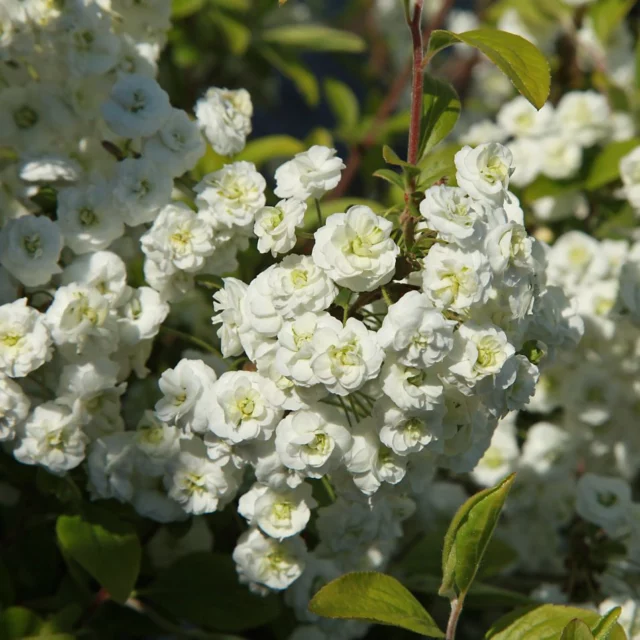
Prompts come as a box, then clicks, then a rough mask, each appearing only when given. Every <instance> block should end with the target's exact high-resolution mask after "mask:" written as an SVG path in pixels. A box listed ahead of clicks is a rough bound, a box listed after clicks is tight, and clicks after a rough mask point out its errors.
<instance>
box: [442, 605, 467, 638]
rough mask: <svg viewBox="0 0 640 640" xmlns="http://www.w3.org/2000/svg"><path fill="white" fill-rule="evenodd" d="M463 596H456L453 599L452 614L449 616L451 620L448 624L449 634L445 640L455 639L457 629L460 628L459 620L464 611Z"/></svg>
mask: <svg viewBox="0 0 640 640" xmlns="http://www.w3.org/2000/svg"><path fill="white" fill-rule="evenodd" d="M462 602H463V600H462V598H460V599H457V598H454V599H453V600H452V601H451V615H450V616H449V622H448V624H447V635H446V638H445V640H455V637H456V629H457V628H458V620H459V619H460V614H461V613H462Z"/></svg>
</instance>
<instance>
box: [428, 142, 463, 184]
mask: <svg viewBox="0 0 640 640" xmlns="http://www.w3.org/2000/svg"><path fill="white" fill-rule="evenodd" d="M460 149H461V147H460V145H459V144H447V145H444V146H440V147H438V148H437V149H434V150H433V151H432V152H431V153H429V154H427V155H426V156H424V157H423V158H422V159H421V160H420V162H419V163H418V165H419V167H420V169H421V172H420V176H419V177H418V188H419V189H428V188H429V187H430V186H432V185H433V184H434V183H436V182H438V180H441V179H442V178H451V177H454V176H455V175H456V165H455V163H454V161H453V159H454V157H455V155H456V153H458V151H460ZM449 184H451V183H449Z"/></svg>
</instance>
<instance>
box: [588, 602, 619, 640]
mask: <svg viewBox="0 0 640 640" xmlns="http://www.w3.org/2000/svg"><path fill="white" fill-rule="evenodd" d="M621 613H622V608H621V607H615V608H614V609H611V611H609V612H608V613H607V614H605V615H604V616H602V618H600V620H598V623H597V624H596V625H595V626H594V627H593V628H592V631H593V635H594V636H595V639H596V640H610V638H611V634H612V633H613V630H614V628H615V627H616V623H617V621H618V618H619V617H620V614H621Z"/></svg>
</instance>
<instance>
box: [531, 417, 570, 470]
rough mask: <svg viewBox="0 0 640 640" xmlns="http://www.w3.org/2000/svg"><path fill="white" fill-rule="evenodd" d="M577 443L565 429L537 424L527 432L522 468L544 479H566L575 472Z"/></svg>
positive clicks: (550, 424) (545, 423)
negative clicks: (570, 473)
mask: <svg viewBox="0 0 640 640" xmlns="http://www.w3.org/2000/svg"><path fill="white" fill-rule="evenodd" d="M575 457H576V451H575V442H573V440H572V438H571V437H570V435H569V434H568V433H567V431H566V430H565V429H562V428H561V427H558V426H556V425H555V424H552V423H550V422H537V423H536V424H534V425H533V426H532V427H530V428H529V430H528V431H527V439H526V441H525V443H524V446H523V447H522V456H521V458H520V466H521V467H522V468H523V469H525V470H526V469H531V470H533V471H535V473H537V474H538V475H540V476H542V477H547V478H549V477H553V476H554V475H556V476H558V477H561V478H564V477H565V476H566V474H567V473H569V472H573V467H574V464H575Z"/></svg>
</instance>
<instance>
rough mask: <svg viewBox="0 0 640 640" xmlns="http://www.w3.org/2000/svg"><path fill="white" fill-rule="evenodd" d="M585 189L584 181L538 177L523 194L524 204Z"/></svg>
mask: <svg viewBox="0 0 640 640" xmlns="http://www.w3.org/2000/svg"><path fill="white" fill-rule="evenodd" d="M583 188H584V180H582V179H580V178H573V179H571V180H552V179H551V178H547V177H546V176H538V177H537V178H536V179H535V180H534V181H533V182H532V183H531V184H530V185H529V186H528V187H526V189H525V190H524V192H523V194H522V199H523V200H524V202H527V203H531V202H535V201H536V200H539V199H540V198H545V197H547V196H554V197H557V196H562V195H565V194H568V193H573V192H575V191H580V190H581V189H583Z"/></svg>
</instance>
